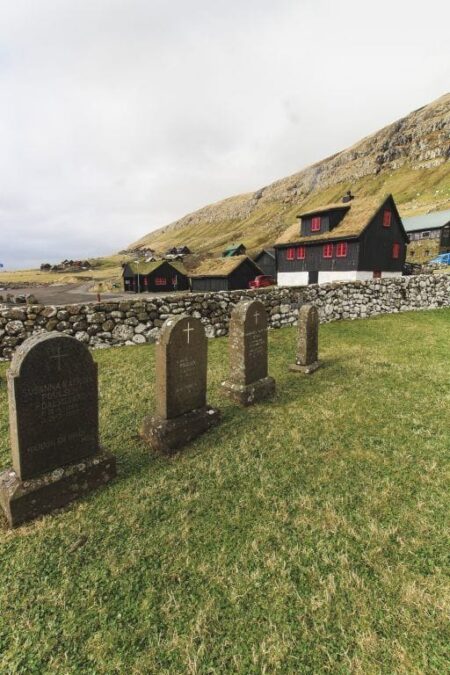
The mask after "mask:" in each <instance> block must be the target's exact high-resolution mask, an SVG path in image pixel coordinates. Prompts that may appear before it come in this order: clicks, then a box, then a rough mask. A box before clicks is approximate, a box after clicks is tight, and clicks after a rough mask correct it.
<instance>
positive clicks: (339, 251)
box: [336, 241, 348, 258]
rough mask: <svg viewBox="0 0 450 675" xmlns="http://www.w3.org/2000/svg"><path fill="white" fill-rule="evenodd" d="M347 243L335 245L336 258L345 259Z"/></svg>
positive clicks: (342, 242)
mask: <svg viewBox="0 0 450 675" xmlns="http://www.w3.org/2000/svg"><path fill="white" fill-rule="evenodd" d="M347 249H348V246H347V242H346V241H340V242H339V244H336V258H345V257H346V256H347Z"/></svg>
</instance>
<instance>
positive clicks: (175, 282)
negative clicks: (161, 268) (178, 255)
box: [172, 274, 178, 286]
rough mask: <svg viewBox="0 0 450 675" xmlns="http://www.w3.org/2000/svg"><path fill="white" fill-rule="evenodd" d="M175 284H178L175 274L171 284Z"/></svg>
mask: <svg viewBox="0 0 450 675" xmlns="http://www.w3.org/2000/svg"><path fill="white" fill-rule="evenodd" d="M177 284H178V275H177V274H175V275H174V276H173V277H172V286H176V285H177Z"/></svg>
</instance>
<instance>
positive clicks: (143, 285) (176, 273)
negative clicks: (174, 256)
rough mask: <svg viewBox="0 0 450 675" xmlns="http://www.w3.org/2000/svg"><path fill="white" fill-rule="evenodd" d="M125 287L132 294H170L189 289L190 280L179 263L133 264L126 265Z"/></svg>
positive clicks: (123, 274)
mask: <svg viewBox="0 0 450 675" xmlns="http://www.w3.org/2000/svg"><path fill="white" fill-rule="evenodd" d="M122 276H123V286H124V290H125V291H130V292H131V293H168V292H172V291H186V290H188V289H189V278H188V275H187V272H186V270H185V269H184V267H183V265H182V264H181V263H179V262H175V261H168V260H157V261H156V262H132V263H127V264H126V265H124V268H123V273H122Z"/></svg>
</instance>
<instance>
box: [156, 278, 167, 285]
mask: <svg viewBox="0 0 450 675" xmlns="http://www.w3.org/2000/svg"><path fill="white" fill-rule="evenodd" d="M166 283H167V281H166V277H156V279H155V284H156V285H157V286H165V285H166Z"/></svg>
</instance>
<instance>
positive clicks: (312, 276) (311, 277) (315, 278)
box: [308, 270, 319, 284]
mask: <svg viewBox="0 0 450 675" xmlns="http://www.w3.org/2000/svg"><path fill="white" fill-rule="evenodd" d="M318 283H319V272H318V270H315V271H314V272H308V284H318Z"/></svg>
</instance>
